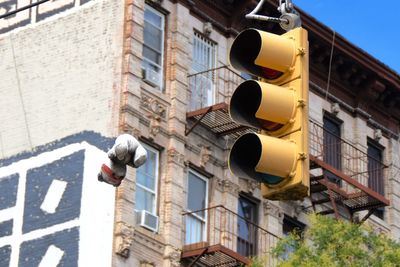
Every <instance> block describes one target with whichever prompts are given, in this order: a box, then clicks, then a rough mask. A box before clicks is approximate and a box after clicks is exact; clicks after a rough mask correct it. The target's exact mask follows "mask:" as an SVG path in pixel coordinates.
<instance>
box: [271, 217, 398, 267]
mask: <svg viewBox="0 0 400 267" xmlns="http://www.w3.org/2000/svg"><path fill="white" fill-rule="evenodd" d="M310 222H311V223H310V227H309V228H308V229H307V230H306V231H305V233H303V235H302V236H300V235H299V234H298V233H292V234H290V235H289V236H288V237H286V238H284V239H282V240H281V241H279V243H278V245H277V246H276V247H275V249H274V250H273V254H274V256H275V257H278V258H280V259H282V258H284V257H285V256H286V259H285V260H281V261H279V264H278V266H280V267H294V266H296V267H297V266H307V267H314V266H315V267H317V266H318V267H320V266H322V267H336V266H338V267H339V266H340V267H344V266H349V267H358V266H359V267H365V266H373V267H381V266H382V267H390V266H400V244H399V243H396V242H394V241H393V240H391V239H389V238H388V237H386V236H385V235H384V234H379V233H376V232H374V231H373V230H372V229H370V228H368V227H366V226H363V225H362V226H360V225H358V224H352V223H349V222H346V221H343V220H335V219H333V218H330V217H327V216H316V215H313V216H311V217H310ZM288 250H289V251H291V253H288Z"/></svg>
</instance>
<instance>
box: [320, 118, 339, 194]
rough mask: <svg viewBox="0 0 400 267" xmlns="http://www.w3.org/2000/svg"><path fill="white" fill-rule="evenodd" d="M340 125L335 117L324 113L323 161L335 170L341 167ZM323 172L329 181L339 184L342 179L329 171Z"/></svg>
mask: <svg viewBox="0 0 400 267" xmlns="http://www.w3.org/2000/svg"><path fill="white" fill-rule="evenodd" d="M340 126H341V122H339V121H338V120H337V119H335V118H333V117H330V116H326V115H325V116H324V126H323V128H324V152H323V153H324V162H326V163H328V164H329V165H331V166H332V167H334V168H335V169H337V170H341V169H342V160H341V157H342V146H341V138H340ZM324 174H325V175H326V176H327V177H328V179H329V180H330V181H331V182H333V183H335V184H337V185H338V186H341V181H342V180H341V179H340V178H339V177H337V176H336V175H334V174H333V173H331V172H329V171H325V172H324Z"/></svg>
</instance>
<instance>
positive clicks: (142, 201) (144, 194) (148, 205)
mask: <svg viewBox="0 0 400 267" xmlns="http://www.w3.org/2000/svg"><path fill="white" fill-rule="evenodd" d="M154 199H155V195H154V194H152V193H151V192H148V191H146V190H144V189H143V188H141V187H140V186H138V187H137V188H136V209H137V210H147V211H148V212H151V213H154V210H153V208H154Z"/></svg>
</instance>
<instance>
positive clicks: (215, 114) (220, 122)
mask: <svg viewBox="0 0 400 267" xmlns="http://www.w3.org/2000/svg"><path fill="white" fill-rule="evenodd" d="M186 118H187V119H188V120H191V121H192V122H193V123H192V125H191V127H190V128H189V129H187V130H186V133H185V134H186V135H188V134H189V133H190V132H191V131H192V130H193V129H194V128H195V127H196V126H197V125H202V126H203V127H205V128H206V129H208V130H210V131H211V132H213V133H215V134H216V135H217V136H218V137H221V136H230V137H232V138H234V139H237V138H238V137H239V136H241V135H243V134H245V133H248V132H255V131H256V130H255V129H252V128H249V127H247V126H242V125H240V124H237V123H236V122H234V121H232V119H231V117H230V115H229V105H228V104H226V103H219V104H216V105H213V106H210V107H206V108H202V109H199V110H196V111H192V112H188V113H187V114H186Z"/></svg>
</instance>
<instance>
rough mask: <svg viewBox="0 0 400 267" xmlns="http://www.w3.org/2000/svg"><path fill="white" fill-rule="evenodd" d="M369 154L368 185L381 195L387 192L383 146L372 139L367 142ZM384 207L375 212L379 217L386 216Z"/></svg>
mask: <svg viewBox="0 0 400 267" xmlns="http://www.w3.org/2000/svg"><path fill="white" fill-rule="evenodd" d="M367 146H368V148H367V154H368V187H369V188H371V189H372V190H374V191H375V192H377V193H378V194H380V195H384V194H385V188H384V180H383V167H384V166H383V164H382V154H383V153H382V152H383V148H382V147H381V146H380V145H379V144H376V143H375V142H374V141H372V140H368V142H367ZM384 210H385V209H384V208H383V207H382V208H378V209H376V211H375V212H374V213H373V214H374V215H375V216H377V217H378V218H381V219H383V218H384Z"/></svg>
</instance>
